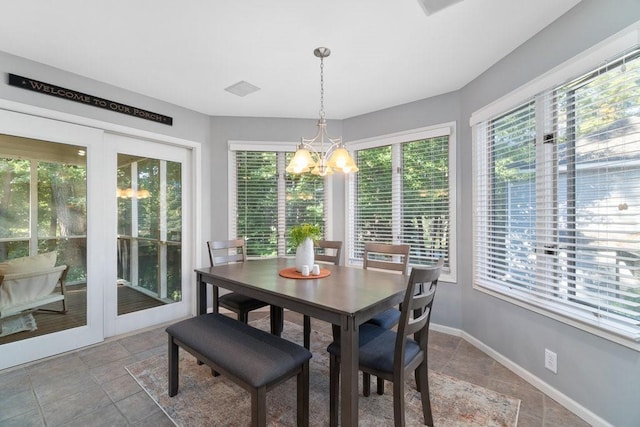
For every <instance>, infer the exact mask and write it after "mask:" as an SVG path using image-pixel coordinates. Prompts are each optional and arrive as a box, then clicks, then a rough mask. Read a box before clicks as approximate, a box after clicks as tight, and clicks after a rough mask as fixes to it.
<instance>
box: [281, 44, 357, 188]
mask: <svg viewBox="0 0 640 427" xmlns="http://www.w3.org/2000/svg"><path fill="white" fill-rule="evenodd" d="M313 54H314V55H315V56H317V57H318V58H320V119H319V120H318V132H317V133H316V135H315V136H314V137H313V138H311V139H306V138H301V139H300V145H298V148H297V150H296V153H295V155H294V156H293V158H292V159H291V162H289V166H287V169H286V171H287V172H289V173H294V174H301V173H305V172H309V171H310V172H311V173H312V174H314V175H320V176H325V175H331V174H332V173H333V171H334V170H339V171H342V172H344V173H350V172H358V167H357V166H356V163H355V162H354V161H353V159H352V158H351V155H349V152H348V151H347V149H346V148H345V147H344V144H343V143H342V138H341V137H338V138H335V139H334V138H330V137H329V135H327V121H326V120H325V118H324V58H326V57H327V56H329V55H330V54H331V50H329V49H328V48H326V47H319V48H317V49H316V50H314V51H313ZM325 143H326V144H327V146H326V148H325Z"/></svg>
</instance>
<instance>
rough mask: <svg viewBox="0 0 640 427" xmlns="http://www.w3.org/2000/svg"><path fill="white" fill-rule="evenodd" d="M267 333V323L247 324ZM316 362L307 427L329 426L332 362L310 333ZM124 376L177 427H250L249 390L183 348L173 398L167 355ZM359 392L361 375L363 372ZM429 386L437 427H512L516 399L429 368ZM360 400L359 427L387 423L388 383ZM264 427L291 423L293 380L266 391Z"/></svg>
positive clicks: (287, 332)
mask: <svg viewBox="0 0 640 427" xmlns="http://www.w3.org/2000/svg"><path fill="white" fill-rule="evenodd" d="M252 325H253V326H255V327H258V328H260V329H264V330H267V331H268V330H269V320H268V318H266V319H260V320H258V321H255V322H252ZM283 337H285V338H287V339H290V340H292V341H294V342H298V343H300V342H302V327H301V326H300V325H296V324H294V323H291V322H285V326H284V332H283ZM311 342H312V346H311V347H312V348H311V351H312V353H313V358H312V359H311V364H310V371H311V373H310V391H309V393H310V420H309V421H310V422H309V424H310V425H311V426H328V425H329V358H328V356H327V352H326V348H327V345H328V344H329V343H330V342H331V337H330V336H329V335H328V334H325V333H320V332H317V331H312V336H311ZM126 369H127V371H129V373H130V374H131V375H132V376H133V378H134V379H135V380H136V381H137V382H138V383H139V384H140V386H141V387H142V388H143V389H144V390H145V391H146V392H147V393H148V394H149V396H150V397H151V398H152V399H153V400H154V401H155V402H156V403H157V404H158V406H160V408H161V409H162V410H163V411H164V412H165V413H166V414H167V415H168V416H169V418H171V420H172V421H173V422H174V423H175V424H176V425H178V426H181V427H189V426H193V427H199V426H246V425H249V424H250V420H251V419H250V414H251V401H250V397H249V394H248V392H246V391H245V390H244V389H243V388H241V387H239V386H237V385H235V384H234V383H233V382H231V381H229V380H227V379H225V378H224V377H222V376H218V377H212V376H211V370H210V368H208V367H207V366H205V365H198V364H197V363H196V360H195V358H193V357H192V356H191V355H190V354H188V353H187V352H185V351H182V350H180V380H179V381H180V384H179V390H178V394H177V395H176V396H175V397H169V396H168V394H167V357H166V355H165V354H163V355H157V356H154V357H151V358H149V359H146V360H143V361H140V362H137V363H135V364H133V365H130V366H127V367H126ZM359 383H360V387H362V375H360V381H359ZM429 387H430V392H431V393H430V394H431V406H432V410H433V417H434V423H435V425H436V426H438V427H440V426H451V427H454V426H455V427H461V426H505V427H507V426H508V427H515V426H516V425H517V420H518V411H519V407H520V400H518V399H515V398H512V397H509V396H506V395H503V394H500V393H496V392H494V391H491V390H488V389H486V388H483V387H479V386H477V385H474V384H471V383H468V382H465V381H462V380H459V379H456V378H453V377H450V376H447V375H443V374H441V373H438V372H434V371H429ZM371 390H372V394H371V396H369V397H364V396H362V394H360V399H359V425H360V426H392V425H393V395H392V387H391V385H390V384H387V388H386V390H385V394H384V395H383V396H379V395H378V394H376V393H375V379H374V378H373V377H372V386H371ZM267 410H268V413H267V417H268V421H267V423H268V425H269V426H295V425H296V381H295V378H292V379H290V380H288V381H286V382H285V383H283V384H281V385H279V386H278V387H276V388H275V389H274V390H271V391H270V392H269V393H267ZM405 414H406V425H408V426H418V425H423V417H422V406H421V403H420V394H419V393H418V392H417V391H416V388H415V382H414V380H413V378H412V379H411V380H410V381H408V382H407V385H406V387H405Z"/></svg>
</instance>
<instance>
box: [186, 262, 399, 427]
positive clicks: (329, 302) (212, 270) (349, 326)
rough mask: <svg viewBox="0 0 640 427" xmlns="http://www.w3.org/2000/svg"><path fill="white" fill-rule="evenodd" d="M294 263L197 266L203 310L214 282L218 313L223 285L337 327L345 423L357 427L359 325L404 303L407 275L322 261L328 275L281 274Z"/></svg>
mask: <svg viewBox="0 0 640 427" xmlns="http://www.w3.org/2000/svg"><path fill="white" fill-rule="evenodd" d="M294 265H295V260H294V259H290V258H268V259H260V260H250V261H247V262H243V263H235V264H226V265H219V266H215V267H203V268H197V269H195V273H196V280H197V292H196V299H197V311H198V314H199V315H200V314H205V313H207V312H208V307H207V305H208V293H207V291H208V288H209V287H210V286H209V285H211V286H212V287H213V292H212V299H213V301H212V304H213V311H214V312H217V311H218V304H217V301H216V300H215V299H216V298H217V296H218V288H223V289H227V290H229V291H233V292H239V293H242V294H244V295H247V296H250V297H253V298H257V299H259V300H261V301H265V302H267V303H269V304H271V306H272V307H276V308H277V309H276V310H274V309H272V311H271V313H272V315H276V316H282V309H288V310H292V311H295V312H298V313H301V314H305V315H308V316H310V317H313V318H316V319H320V320H324V321H326V322H329V323H331V324H333V325H336V326H337V327H338V328H339V330H340V333H339V335H340V345H341V348H342V351H341V358H340V409H341V410H340V420H341V425H342V426H357V425H358V395H359V391H358V339H359V334H358V331H359V326H360V325H361V324H362V323H364V322H366V321H367V320H369V319H370V318H372V317H373V316H375V315H376V314H378V313H380V312H382V311H384V310H386V309H388V308H390V307H394V306H397V305H398V304H400V303H401V302H402V299H403V297H404V293H405V290H406V284H407V283H406V282H407V276H405V275H402V274H395V273H391V272H383V271H377V270H369V269H368V270H364V269H362V268H358V267H346V266H336V265H329V264H326V265H324V264H323V265H322V273H323V275H326V274H327V273H328V275H326V277H320V276H312V275H310V276H308V277H301V278H288V277H283V276H282V275H280V273H281V272H283V271H285V270H289V271H290V270H291V268H292V267H293V266H294ZM278 312H279V314H278ZM272 325H273V324H272ZM278 332H279V331H276V333H278Z"/></svg>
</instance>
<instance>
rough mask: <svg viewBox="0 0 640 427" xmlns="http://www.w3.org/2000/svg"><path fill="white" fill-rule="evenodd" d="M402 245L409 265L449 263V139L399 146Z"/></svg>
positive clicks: (421, 141)
mask: <svg viewBox="0 0 640 427" xmlns="http://www.w3.org/2000/svg"><path fill="white" fill-rule="evenodd" d="M402 164H403V167H402V242H403V243H407V244H409V245H411V260H410V262H411V264H416V265H425V264H426V265H433V264H434V263H435V262H436V261H437V260H438V259H439V258H445V265H448V260H449V137H448V136H442V137H437V138H430V139H425V140H420V141H413V142H408V143H404V144H402Z"/></svg>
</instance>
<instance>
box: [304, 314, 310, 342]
mask: <svg viewBox="0 0 640 427" xmlns="http://www.w3.org/2000/svg"><path fill="white" fill-rule="evenodd" d="M303 323H304V326H303V330H304V348H306V349H307V350H309V348H310V347H311V317H309V316H307V315H305V316H304V319H303Z"/></svg>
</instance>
